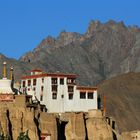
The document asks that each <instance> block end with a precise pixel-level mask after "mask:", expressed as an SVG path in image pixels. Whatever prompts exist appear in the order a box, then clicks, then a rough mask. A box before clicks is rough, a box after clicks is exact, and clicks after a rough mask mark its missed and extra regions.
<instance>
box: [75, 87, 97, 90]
mask: <svg viewBox="0 0 140 140" xmlns="http://www.w3.org/2000/svg"><path fill="white" fill-rule="evenodd" d="M76 89H78V90H97V87H89V86H77V87H76Z"/></svg>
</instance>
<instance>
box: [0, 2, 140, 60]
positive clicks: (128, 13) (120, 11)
mask: <svg viewBox="0 0 140 140" xmlns="http://www.w3.org/2000/svg"><path fill="white" fill-rule="evenodd" d="M110 19H113V20H115V21H124V23H125V24H126V25H138V26H139V27H140V0H0V53H2V54H4V55H6V56H7V57H13V58H16V59H18V58H19V57H20V56H21V55H23V54H24V53H26V52H28V51H31V50H33V49H34V48H35V47H36V46H37V45H38V44H39V43H40V42H41V40H42V39H44V38H46V37H47V36H48V35H51V36H53V37H57V36H58V35H59V33H60V32H61V31H63V30H65V31H68V32H79V33H85V32H86V30H87V27H88V24H89V22H90V21H91V20H100V21H101V22H103V23H104V22H107V21H108V20H110Z"/></svg>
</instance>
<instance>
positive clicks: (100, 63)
mask: <svg viewBox="0 0 140 140" xmlns="http://www.w3.org/2000/svg"><path fill="white" fill-rule="evenodd" d="M139 53H140V29H139V28H138V27H137V26H128V27H127V26H125V25H124V23H123V22H115V21H113V20H110V21H108V22H107V23H101V22H100V21H91V22H90V24H89V27H88V29H87V31H86V33H85V34H79V33H75V32H66V31H63V32H61V33H60V34H59V36H58V37H57V38H53V37H51V36H48V37H47V38H46V39H44V40H43V41H42V42H41V43H40V44H39V45H38V46H37V47H36V48H35V49H34V50H33V51H31V52H28V53H26V54H25V55H23V56H21V58H20V59H19V60H20V61H21V62H30V64H33V63H37V64H40V65H41V66H43V67H45V70H46V71H50V72H55V71H60V72H69V73H76V74H77V75H78V77H79V78H78V82H79V83H80V84H83V85H96V84H98V83H100V82H101V81H102V80H105V79H108V78H110V77H113V76H116V75H118V74H122V73H128V72H131V71H134V72H139V71H140V61H139V59H140V56H139ZM36 56H37V57H36Z"/></svg>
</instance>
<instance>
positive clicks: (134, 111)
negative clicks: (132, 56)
mask: <svg viewBox="0 0 140 140" xmlns="http://www.w3.org/2000/svg"><path fill="white" fill-rule="evenodd" d="M98 93H99V94H101V95H102V96H103V95H105V96H106V99H107V101H106V102H107V115H108V116H112V117H114V118H115V119H116V121H117V124H118V126H119V129H120V131H129V130H137V129H140V73H128V74H124V75H120V76H117V77H114V78H111V79H109V80H105V81H104V82H103V83H102V84H100V85H99V91H98Z"/></svg>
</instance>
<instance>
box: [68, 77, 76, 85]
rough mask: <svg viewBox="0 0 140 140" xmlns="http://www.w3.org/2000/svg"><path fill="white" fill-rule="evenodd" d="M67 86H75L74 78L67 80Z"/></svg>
mask: <svg viewBox="0 0 140 140" xmlns="http://www.w3.org/2000/svg"><path fill="white" fill-rule="evenodd" d="M67 84H75V79H74V78H67Z"/></svg>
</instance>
